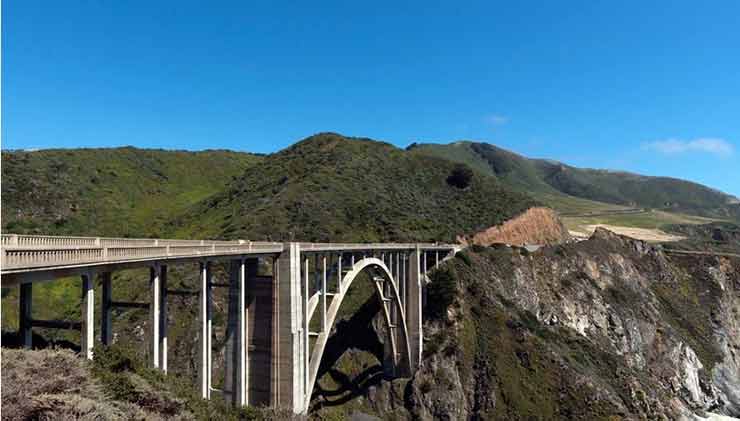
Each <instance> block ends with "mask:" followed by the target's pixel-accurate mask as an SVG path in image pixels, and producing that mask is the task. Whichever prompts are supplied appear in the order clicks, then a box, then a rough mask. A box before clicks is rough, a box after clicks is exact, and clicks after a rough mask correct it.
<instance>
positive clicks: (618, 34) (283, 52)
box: [2, 0, 740, 195]
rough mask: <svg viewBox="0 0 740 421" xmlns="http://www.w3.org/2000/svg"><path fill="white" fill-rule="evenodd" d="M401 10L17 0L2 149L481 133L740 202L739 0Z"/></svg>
mask: <svg viewBox="0 0 740 421" xmlns="http://www.w3.org/2000/svg"><path fill="white" fill-rule="evenodd" d="M399 3H401V2H387V3H381V2H300V3H299V2H290V3H282V2H277V1H271V2H257V1H248V2H243V1H238V2H237V1H234V2H226V1H199V2H193V1H172V2H166V1H112V0H111V1H79V2H76V1H73V0H67V1H64V2H54V1H36V0H6V1H4V2H3V10H2V53H3V57H2V59H3V62H2V64H3V69H2V70H3V72H2V111H3V115H2V147H3V148H6V149H16V148H50V147H92V146H119V145H135V146H139V147H156V148H178V149H193V150H197V149H205V148H228V149H235V150H243V151H253V152H272V151H275V150H279V149H281V148H283V147H285V146H287V145H289V144H291V143H293V142H295V141H297V140H299V139H302V138H304V137H306V136H309V135H311V134H313V133H316V132H320V131H336V132H340V133H343V134H346V135H352V136H364V137H371V138H375V139H379V140H385V141H389V142H392V143H394V144H396V145H399V146H402V147H403V146H406V145H408V144H410V143H411V142H451V141H455V140H460V139H467V140H478V141H486V142H490V143H494V144H496V145H499V146H502V147H505V148H508V149H511V150H514V151H516V152H520V153H523V154H525V155H528V156H533V157H546V158H553V159H557V160H561V161H564V162H567V163H569V164H573V165H577V166H586V167H595V168H612V169H625V170H630V171H636V172H640V173H645V174H650V175H668V176H675V177H681V178H686V179H690V180H694V181H698V182H702V183H704V184H707V185H710V186H712V187H715V188H718V189H721V190H724V191H726V192H728V193H732V194H735V195H740V25H738V24H737V22H738V16H740V2H738V1H734V0H733V1H711V2H696V1H677V0H671V1H667V0H666V1H662V2H659V1H647V2H646V1H634V2H631V1H618V2H617V1H594V0H591V1H565V2H558V1H546V0H542V1H532V2H527V1H521V2H493V1H484V2H448V3H436V2H431V1H424V2H403V4H399ZM457 3H462V4H457Z"/></svg>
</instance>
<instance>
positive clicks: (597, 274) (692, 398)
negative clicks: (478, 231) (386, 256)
mask: <svg viewBox="0 0 740 421" xmlns="http://www.w3.org/2000/svg"><path fill="white" fill-rule="evenodd" d="M464 253H465V257H460V258H456V259H454V260H453V261H451V262H449V263H447V264H446V265H445V266H443V268H442V270H448V271H451V272H452V273H453V274H454V277H455V278H456V280H457V288H458V296H457V298H456V299H455V302H454V304H453V305H452V306H451V307H450V308H449V309H448V312H447V315H446V317H444V318H443V320H437V321H429V322H428V323H427V324H426V326H425V329H426V330H425V335H426V338H427V340H426V342H425V347H426V352H425V354H426V355H425V358H424V360H423V366H422V368H421V369H420V370H419V371H418V372H417V374H416V375H415V376H414V378H413V380H412V382H411V385H412V386H411V388H410V390H409V394H408V399H407V402H406V404H407V405H406V406H407V408H408V410H409V413H410V415H411V417H412V418H419V419H428V420H431V419H450V420H452V419H455V420H457V419H583V420H586V419H588V420H591V419H651V420H652V419H670V420H674V419H693V417H694V416H695V415H694V414H703V413H704V411H707V412H709V411H711V412H713V413H718V414H724V415H729V416H735V417H740V260H738V259H728V258H718V257H708V256H681V257H675V256H670V257H667V256H666V255H664V254H663V253H662V252H661V251H660V250H659V249H656V248H654V247H652V246H649V245H647V244H646V243H643V242H640V241H636V240H631V239H628V238H626V237H620V236H617V235H615V234H612V233H610V232H608V231H605V230H597V231H596V232H595V233H594V235H593V236H592V237H591V239H589V240H588V241H584V242H581V243H578V244H568V245H562V246H556V247H550V248H545V249H543V250H541V251H539V252H537V253H533V254H530V253H527V252H526V251H524V250H521V249H510V248H507V247H500V246H499V247H496V248H490V247H474V248H473V249H472V250H469V251H466V252H464Z"/></svg>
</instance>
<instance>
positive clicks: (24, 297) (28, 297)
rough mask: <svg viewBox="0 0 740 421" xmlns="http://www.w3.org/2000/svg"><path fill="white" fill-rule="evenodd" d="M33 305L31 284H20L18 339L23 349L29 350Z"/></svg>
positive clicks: (31, 339) (31, 343) (31, 341)
mask: <svg viewBox="0 0 740 421" xmlns="http://www.w3.org/2000/svg"><path fill="white" fill-rule="evenodd" d="M32 303H33V284H32V283H30V282H29V283H27V284H20V295H19V297H18V307H19V308H18V310H19V314H18V339H19V340H20V342H21V345H22V346H23V347H24V348H28V349H30V348H31V346H32V345H33V329H32V327H31V320H32V319H33V317H32V315H31V311H32Z"/></svg>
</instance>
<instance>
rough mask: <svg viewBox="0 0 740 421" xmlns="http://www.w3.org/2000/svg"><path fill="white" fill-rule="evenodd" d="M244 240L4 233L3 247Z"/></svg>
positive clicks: (172, 244)
mask: <svg viewBox="0 0 740 421" xmlns="http://www.w3.org/2000/svg"><path fill="white" fill-rule="evenodd" d="M244 243H245V241H244V240H234V241H221V240H170V239H152V238H109V237H76V236H51V235H26V234H2V242H1V243H0V244H2V246H3V247H40V248H48V247H141V246H164V245H171V246H178V245H189V246H192V245H210V244H218V245H235V244H244Z"/></svg>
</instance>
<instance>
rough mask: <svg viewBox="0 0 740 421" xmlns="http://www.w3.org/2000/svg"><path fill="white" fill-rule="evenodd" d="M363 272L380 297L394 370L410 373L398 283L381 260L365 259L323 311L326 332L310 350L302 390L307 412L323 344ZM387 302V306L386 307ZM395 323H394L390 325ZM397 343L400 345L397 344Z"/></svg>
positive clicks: (315, 304)
mask: <svg viewBox="0 0 740 421" xmlns="http://www.w3.org/2000/svg"><path fill="white" fill-rule="evenodd" d="M362 273H368V274H369V276H370V282H372V283H373V284H374V287H375V293H376V294H377V295H378V297H379V298H380V303H381V308H382V311H383V321H384V324H385V327H386V332H387V335H388V340H389V341H390V346H391V352H392V356H393V364H394V368H395V369H396V370H398V369H400V371H401V372H403V373H407V374H408V373H410V370H411V361H410V356H411V345H410V342H409V332H408V328H407V325H406V311H405V308H404V303H403V301H402V300H401V295H400V292H399V286H398V280H396V279H395V278H394V277H393V275H392V273H391V271H390V270H389V269H388V266H386V264H385V263H384V262H383V260H381V259H378V258H375V257H366V258H363V259H361V260H359V261H357V262H355V264H354V266H352V269H351V270H350V271H348V272H347V273H346V274H345V275H344V276H343V277H342V279H341V280H340V286H339V288H338V289H339V292H338V293H337V294H336V295H334V297H333V299H332V300H331V304H330V305H329V306H328V308H327V312H326V318H327V322H326V330H325V331H324V332H320V333H319V335H318V337H317V339H316V342H315V343H314V346H313V347H312V349H311V352H310V354H309V355H308V356H307V358H309V363H308V382H307V384H306V390H305V404H304V408H305V409H306V410H307V409H308V408H309V405H310V403H311V395H312V393H313V389H314V385H315V384H316V380H317V378H316V377H317V375H318V371H319V367H320V365H321V359H322V357H323V355H324V350H325V348H326V344H327V342H328V340H329V336H330V334H331V331H332V328H333V327H334V324H335V322H336V319H337V315H338V313H339V309H340V307H341V306H342V302H343V301H344V298H345V296H346V294H347V291H349V288H350V287H351V286H352V283H353V282H354V281H355V279H357V278H358V277H359V275H360V274H362ZM386 283H387V285H389V288H388V292H389V293H390V296H389V297H386V296H384V291H383V286H382V285H384V284H386ZM319 294H320V293H317V294H314V296H313V297H312V298H311V300H310V302H309V305H308V309H307V310H308V312H307V315H308V319H309V321H310V320H311V318H312V316H313V313H314V312H315V310H316V308H317V307H318V304H319V300H320V297H319ZM386 302H388V303H390V305H386ZM392 308H395V314H396V315H397V317H395V319H396V320H393V319H394V318H393V315H392V310H391V309H392ZM394 321H395V324H394V323H393V322H394ZM399 342H400V343H399Z"/></svg>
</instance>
